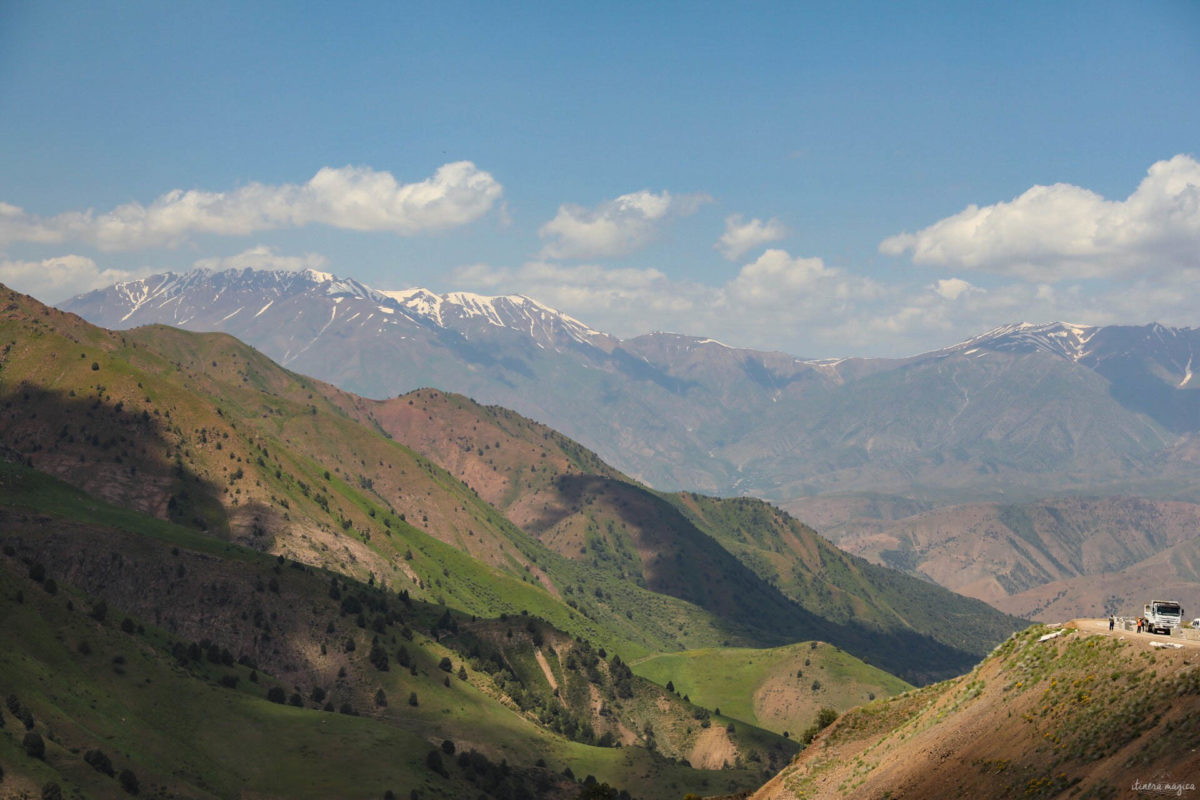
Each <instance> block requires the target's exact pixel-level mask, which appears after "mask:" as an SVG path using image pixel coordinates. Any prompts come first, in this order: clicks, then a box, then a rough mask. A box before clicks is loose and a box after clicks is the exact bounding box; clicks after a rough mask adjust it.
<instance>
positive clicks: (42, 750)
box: [21, 731, 46, 758]
mask: <svg viewBox="0 0 1200 800" xmlns="http://www.w3.org/2000/svg"><path fill="white" fill-rule="evenodd" d="M21 746H22V747H24V748H25V755H27V756H29V757H30V758H45V757H46V743H45V742H44V741H42V737H41V735H40V734H37V733H33V732H32V731H30V732H29V733H27V734H25V738H24V739H22V740H21Z"/></svg>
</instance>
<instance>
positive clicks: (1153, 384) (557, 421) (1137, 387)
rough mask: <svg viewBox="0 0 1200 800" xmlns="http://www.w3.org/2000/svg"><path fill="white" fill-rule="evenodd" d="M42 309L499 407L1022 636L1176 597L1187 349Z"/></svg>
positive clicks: (543, 314)
mask: <svg viewBox="0 0 1200 800" xmlns="http://www.w3.org/2000/svg"><path fill="white" fill-rule="evenodd" d="M64 308H66V309H68V310H71V311H75V312H77V313H79V314H80V315H82V316H83V317H85V318H86V319H88V320H90V321H93V322H95V323H97V324H100V325H103V326H106V327H111V328H124V327H132V326H137V325H145V324H150V323H162V324H168V325H174V326H179V327H184V328H188V329H191V330H204V331H207V330H214V331H215V330H219V331H225V332H228V333H231V334H233V335H234V336H237V337H238V338H240V339H242V340H243V341H246V342H248V343H250V344H252V345H254V346H255V347H257V348H259V349H260V350H261V351H263V352H264V353H266V354H267V355H269V356H270V357H272V358H275V359H278V360H279V361H280V362H282V363H284V364H286V365H287V366H289V367H291V368H293V369H296V370H298V371H301V372H304V373H308V374H311V375H314V376H317V377H320V378H323V379H325V380H328V381H331V382H333V383H335V384H337V385H339V386H341V387H343V388H346V389H349V390H351V391H354V392H357V393H360V394H363V395H367V396H371V397H378V398H385V397H391V396H395V395H398V394H401V393H403V392H407V391H409V390H411V389H414V388H416V387H422V386H432V387H438V388H440V389H444V390H449V391H455V392H460V393H462V394H466V395H468V396H470V397H472V398H474V399H476V400H478V401H480V402H483V403H490V404H497V405H502V406H505V407H508V408H512V409H515V410H517V411H519V412H520V413H522V414H525V415H527V416H529V417H532V418H534V419H536V420H538V421H540V422H544V423H546V424H548V425H550V426H551V427H554V428H556V429H558V430H561V431H563V432H565V433H566V434H568V435H569V436H571V437H572V438H574V439H576V440H578V441H581V442H582V443H583V444H585V445H586V446H588V447H590V448H592V449H593V450H595V451H596V452H597V453H598V454H599V456H600V457H601V458H603V459H604V460H605V461H606V462H608V463H611V464H613V465H614V466H616V467H617V468H618V469H620V470H621V471H622V472H624V473H626V474H630V475H634V476H636V477H638V478H639V479H641V480H643V481H645V482H647V483H650V484H651V485H654V486H657V487H659V488H661V489H684V490H693V491H699V492H705V493H710V494H717V495H725V496H729V495H752V496H758V497H762V498H764V499H768V500H770V501H772V502H775V503H776V504H778V505H780V506H782V507H783V508H785V509H787V510H788V511H790V512H792V513H794V514H796V515H797V516H798V517H799V518H801V519H803V520H805V521H806V522H808V523H810V524H812V525H814V526H816V527H817V528H818V529H819V530H821V531H822V532H823V533H825V534H826V535H828V536H829V537H830V538H831V539H832V540H833V541H834V542H836V543H837V544H838V545H839V546H841V547H843V548H845V549H846V550H848V551H849V552H852V553H855V554H857V555H862V556H864V557H866V558H868V559H870V560H872V561H875V562H876V563H879V564H885V565H889V566H893V567H896V568H899V569H901V570H903V571H905V572H908V573H909V574H911V575H916V576H921V577H923V578H925V579H927V580H932V581H935V582H937V583H940V584H942V585H944V586H947V587H948V588H951V589H954V590H955V591H958V592H963V593H965V594H968V595H971V596H974V597H977V598H980V599H983V600H986V601H987V602H990V603H993V604H995V605H997V606H998V607H1000V608H1003V609H1005V610H1007V611H1011V612H1013V613H1017V614H1022V615H1025V616H1029V617H1032V618H1050V617H1055V616H1062V615H1074V614H1080V613H1091V612H1097V613H1098V610H1099V609H1100V608H1110V609H1113V610H1118V611H1130V612H1131V613H1132V611H1131V609H1133V608H1135V607H1140V606H1139V604H1140V602H1142V601H1141V600H1140V599H1139V598H1141V596H1142V594H1144V593H1145V591H1146V589H1145V587H1146V583H1147V580H1148V577H1147V576H1152V575H1158V576H1163V575H1169V576H1170V579H1169V581H1170V585H1171V587H1173V591H1176V592H1178V593H1180V594H1181V596H1182V595H1183V594H1187V593H1188V592H1190V591H1192V590H1193V589H1196V590H1200V573H1197V574H1193V573H1194V570H1192V568H1191V567H1190V566H1188V564H1190V560H1188V559H1185V560H1182V561H1181V560H1180V559H1178V558H1169V557H1168V556H1167V555H1164V553H1165V551H1166V550H1168V549H1171V551H1172V552H1175V553H1190V552H1191V550H1192V549H1194V546H1195V547H1200V542H1197V543H1196V544H1195V545H1193V540H1194V538H1195V537H1194V536H1193V533H1192V529H1191V527H1190V520H1192V519H1200V391H1197V390H1198V389H1200V379H1198V378H1197V374H1196V373H1197V371H1198V368H1200V359H1197V358H1196V357H1195V354H1196V353H1197V352H1198V351H1200V330H1196V329H1192V328H1168V327H1164V326H1162V325H1158V324H1150V325H1145V326H1108V327H1094V326H1082V325H1071V324H1067V323H1049V324H1040V325H1034V324H1029V323H1021V324H1013V325H1007V326H1003V327H1000V328H996V329H994V330H991V331H988V332H986V333H983V334H981V335H979V336H976V337H974V338H972V339H969V340H968V341H965V342H961V343H957V344H952V345H949V346H947V347H944V348H941V349H938V350H934V351H931V352H928V353H922V354H919V355H915V356H912V357H909V358H900V359H883V358H847V359H825V360H813V359H803V358H797V357H794V356H791V355H787V354H784V353H778V352H762V351H756V350H748V349H739V348H734V347H729V346H727V345H725V344H722V343H720V342H718V341H715V340H713V339H706V338H700V337H691V336H680V335H676V334H670V333H650V334H646V335H643V336H638V337H634V338H631V339H625V340H622V339H618V338H616V337H614V336H611V335H608V334H606V333H603V332H600V331H597V330H594V329H592V328H590V327H588V326H587V325H586V324H584V323H582V322H580V321H578V320H575V319H572V318H571V317H569V316H567V315H565V314H562V313H560V312H557V311H555V310H554V309H551V308H548V307H547V306H545V305H542V304H541V303H538V302H537V301H535V300H531V299H529V298H525V297H519V296H508V297H483V296H479V295H472V294H466V293H461V292H460V293H451V294H447V295H438V294H435V293H433V292H429V291H426V290H424V289H410V290H406V291H397V292H391V291H387V292H384V291H377V290H375V289H372V288H369V287H367V286H364V285H363V284H361V283H358V282H356V281H353V280H347V279H340V278H336V277H334V276H332V275H329V274H327V273H320V272H312V271H308V272H268V271H256V270H240V271H226V272H207V271H196V272H190V273H187V274H184V275H175V274H164V275H158V276H153V277H150V278H146V279H143V280H139V281H132V282H128V283H123V284H118V285H116V286H113V287H110V288H108V289H105V290H101V291H96V292H91V293H89V294H86V295H81V296H79V297H76V298H74V299H72V300H71V301H69V302H67V303H65V304H64ZM1092 499H1098V500H1102V501H1103V502H1082V501H1085V500H1092ZM1156 559H1158V560H1156ZM1162 559H1166V561H1165V563H1162V564H1160V563H1159V560H1162ZM1082 587H1086V588H1087V591H1083V590H1082ZM1101 587H1103V588H1102V589H1101ZM1048 615H1049V616H1048Z"/></svg>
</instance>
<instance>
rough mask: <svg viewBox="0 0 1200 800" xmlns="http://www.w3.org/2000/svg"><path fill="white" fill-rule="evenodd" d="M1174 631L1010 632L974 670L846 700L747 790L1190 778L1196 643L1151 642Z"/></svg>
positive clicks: (984, 796) (1064, 787)
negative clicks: (867, 700)
mask: <svg viewBox="0 0 1200 800" xmlns="http://www.w3.org/2000/svg"><path fill="white" fill-rule="evenodd" d="M1047 636H1052V637H1053V638H1046V637H1047ZM1166 641H1167V639H1166V637H1159V636H1150V635H1138V634H1133V633H1123V632H1121V631H1118V632H1117V633H1116V634H1115V635H1110V634H1109V633H1108V631H1107V628H1106V626H1102V625H1101V624H1100V623H1099V621H1077V622H1074V623H1071V624H1069V625H1067V626H1065V627H1058V628H1053V629H1051V628H1047V627H1043V626H1038V627H1034V628H1031V629H1029V630H1027V631H1024V632H1022V633H1019V634H1015V635H1014V636H1013V637H1012V638H1011V639H1010V640H1009V641H1007V642H1005V643H1004V644H1003V645H1002V646H1000V647H999V648H997V650H996V652H995V653H994V654H993V655H992V656H990V657H989V658H988V659H986V660H985V661H984V662H983V663H981V664H980V665H979V667H978V668H976V669H975V670H974V671H972V672H971V673H970V674H968V675H964V676H962V677H959V678H955V679H954V680H950V681H946V682H944V683H940V684H936V685H933V686H928V687H925V688H924V689H918V690H914V691H912V692H908V693H907V694H904V695H899V696H897V697H893V698H889V699H887V700H882V701H876V702H874V703H871V704H869V705H866V706H862V707H860V708H857V709H855V710H853V711H851V712H849V713H847V714H845V715H844V716H843V717H841V718H840V719H838V720H837V721H836V722H835V723H834V724H833V725H832V726H831V727H829V728H828V729H826V730H825V731H824V732H823V733H822V734H821V735H819V736H818V737H817V739H816V740H815V741H814V742H813V743H812V744H811V745H810V746H809V747H808V748H807V749H805V750H804V751H802V752H801V753H800V755H799V756H797V758H796V760H795V761H794V762H793V764H792V765H790V766H789V767H787V768H785V769H784V770H783V771H782V772H781V773H780V774H779V775H778V776H776V777H775V778H774V779H773V780H772V781H770V782H769V783H768V784H767V785H766V786H764V787H762V788H761V789H760V790H759V791H758V792H757V793H755V794H754V795H753V798H754V800H793V799H794V798H805V799H806V800H819V799H820V798H831V799H832V798H844V797H856V798H872V800H874V799H875V798H949V797H964V798H979V799H980V800H988V799H989V798H995V799H996V800H1005V799H1007V798H1012V797H1029V798H1051V797H1094V798H1112V797H1126V796H1129V797H1134V796H1140V795H1139V794H1138V792H1136V791H1133V790H1132V789H1133V786H1134V785H1135V782H1141V783H1143V784H1147V783H1150V784H1153V783H1158V784H1162V785H1166V784H1178V783H1181V782H1182V783H1184V784H1187V783H1189V782H1190V783H1191V784H1195V782H1196V775H1197V774H1200V752H1197V749H1198V747H1200V714H1198V713H1197V712H1200V666H1197V661H1198V659H1200V648H1197V647H1194V646H1187V647H1183V648H1181V649H1178V650H1176V649H1169V648H1158V647H1154V646H1152V643H1155V642H1156V643H1158V644H1163V643H1164V642H1166ZM1192 644H1195V643H1192ZM1172 793H1173V792H1172ZM1184 796H1186V794H1185V795H1184Z"/></svg>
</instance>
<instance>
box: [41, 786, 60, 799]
mask: <svg viewBox="0 0 1200 800" xmlns="http://www.w3.org/2000/svg"><path fill="white" fill-rule="evenodd" d="M62 796H63V794H62V787H61V786H59V785H58V784H57V783H47V784H46V785H45V786H43V787H42V800H62Z"/></svg>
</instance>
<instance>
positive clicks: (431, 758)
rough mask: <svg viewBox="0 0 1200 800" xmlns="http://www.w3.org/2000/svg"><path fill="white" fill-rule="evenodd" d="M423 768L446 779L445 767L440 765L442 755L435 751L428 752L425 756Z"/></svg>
mask: <svg viewBox="0 0 1200 800" xmlns="http://www.w3.org/2000/svg"><path fill="white" fill-rule="evenodd" d="M425 766H427V767H429V769H430V771H431V772H436V773H437V774H438V775H441V776H442V777H443V778H445V777H448V773H447V772H446V766H445V765H444V764H443V763H442V754H441V753H440V752H439V751H437V750H430V751H429V755H427V756H425Z"/></svg>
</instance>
